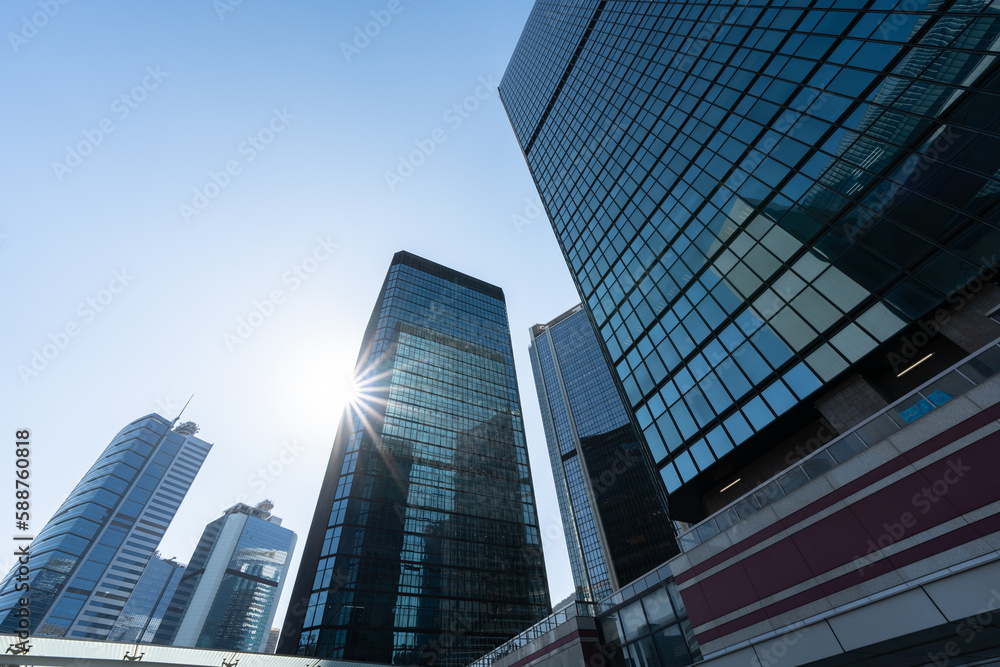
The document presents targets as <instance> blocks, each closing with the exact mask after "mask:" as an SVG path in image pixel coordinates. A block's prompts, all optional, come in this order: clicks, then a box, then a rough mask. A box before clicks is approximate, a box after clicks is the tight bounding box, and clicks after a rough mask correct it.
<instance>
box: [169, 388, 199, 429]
mask: <svg viewBox="0 0 1000 667" xmlns="http://www.w3.org/2000/svg"><path fill="white" fill-rule="evenodd" d="M191 398H194V394H191ZM191 398H189V399H188V400H187V403H185V404H184V407H183V408H181V411H180V412H178V413H177V416H176V417H174V421H173V422H171V424H170V428H173V427H175V426H177V422H178V421H180V418H181V415H182V414H184V411H185V410H187V406H188V405H190V404H191Z"/></svg>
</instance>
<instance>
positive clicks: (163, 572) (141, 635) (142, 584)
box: [108, 555, 184, 644]
mask: <svg viewBox="0 0 1000 667" xmlns="http://www.w3.org/2000/svg"><path fill="white" fill-rule="evenodd" d="M183 575H184V566H183V565H181V564H180V563H175V562H174V561H173V560H164V559H162V558H160V557H159V555H154V556H153V559H152V560H150V561H149V564H148V565H146V569H145V570H144V571H143V573H142V577H140V578H139V583H138V584H136V586H135V590H134V591H132V595H131V597H129V599H128V602H127V603H125V608H124V609H122V613H121V615H120V616H119V617H118V620H117V621H116V622H115V626H114V627H113V628H111V633H110V634H108V641H109V642H126V643H129V642H137V643H139V644H151V643H152V642H153V637H154V636H156V631H157V629H158V628H159V627H160V622H161V621H162V620H163V615H164V614H165V613H166V611H167V605H168V604H170V599H171V598H172V597H173V595H174V591H175V590H177V584H179V583H180V581H181V577H182V576H183Z"/></svg>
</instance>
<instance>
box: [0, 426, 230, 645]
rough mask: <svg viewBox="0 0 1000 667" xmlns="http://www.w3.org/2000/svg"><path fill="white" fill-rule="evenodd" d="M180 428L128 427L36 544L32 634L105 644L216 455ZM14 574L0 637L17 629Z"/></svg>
mask: <svg viewBox="0 0 1000 667" xmlns="http://www.w3.org/2000/svg"><path fill="white" fill-rule="evenodd" d="M176 422H177V420H176V419H175V420H174V421H173V422H170V421H168V420H167V419H164V418H163V417H161V416H160V415H156V414H151V415H147V416H145V417H142V418H141V419H137V420H135V421H134V422H132V423H131V424H129V425H128V426H126V427H125V428H123V429H122V430H121V431H120V432H119V433H118V435H116V436H115V438H114V439H113V440H112V441H111V444H110V445H108V447H107V448H106V449H105V450H104V453H102V454H101V456H100V457H99V458H98V459H97V462H96V463H94V465H93V466H91V468H90V470H88V471H87V473H86V474H85V475H84V476H83V479H82V480H81V481H80V483H79V484H77V486H76V488H75V489H73V491H72V493H70V494H69V497H68V498H67V499H66V500H65V501H64V502H63V504H62V505H61V506H60V507H59V509H58V510H56V513H55V514H53V515H52V518H51V519H49V521H48V523H46V524H45V527H44V528H43V529H42V531H41V532H40V533H38V535H37V536H36V537H35V539H34V541H32V543H31V579H30V586H31V595H30V596H28V599H29V601H30V602H29V605H28V610H29V612H30V623H31V625H30V628H29V630H30V633H31V634H32V635H34V636H42V637H68V638H71V639H72V638H81V639H106V638H107V636H108V633H109V632H110V631H111V628H112V627H113V626H114V624H115V622H116V621H117V620H118V617H119V616H120V615H121V613H122V610H123V609H124V607H125V604H126V602H128V600H129V597H130V596H131V595H132V593H133V591H134V590H135V588H136V584H137V583H138V581H139V578H140V577H141V576H142V573H143V569H144V568H145V567H146V564H147V563H148V562H149V560H150V559H151V558H152V556H153V553H154V552H155V551H156V548H157V547H158V546H159V544H160V539H161V538H162V537H163V534H164V532H165V531H166V530H167V526H169V525H170V522H171V521H172V520H173V518H174V514H175V513H176V512H177V508H178V507H179V506H180V503H181V501H182V500H183V499H184V496H185V494H187V492H188V489H189V488H190V486H191V483H192V482H193V481H194V478H195V475H197V474H198V470H199V469H200V468H201V464H202V463H204V461H205V456H207V455H208V452H209V450H210V449H211V448H212V445H210V444H209V443H207V442H204V441H203V440H200V439H198V438H196V437H195V433H197V431H198V427H197V426H196V425H195V424H194V423H193V422H186V423H183V424H180V425H177V426H174V425H175V424H176ZM16 574H17V568H16V567H15V568H14V570H12V571H11V573H10V574H8V575H7V578H6V579H4V581H3V582H2V583H0V619H2V620H0V632H8V633H9V632H14V631H15V630H17V629H18V618H17V617H16V616H15V615H14V613H15V611H17V610H18V609H19V605H18V601H19V599H20V598H21V597H22V595H23V593H22V592H20V591H18V590H17V588H16V586H17V580H16V578H15V575H16Z"/></svg>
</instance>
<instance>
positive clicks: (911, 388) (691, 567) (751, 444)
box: [497, 0, 1000, 667]
mask: <svg viewBox="0 0 1000 667" xmlns="http://www.w3.org/2000/svg"><path fill="white" fill-rule="evenodd" d="M998 38H1000V13H998V12H997V8H996V6H995V4H994V3H992V2H989V1H988V0H916V1H909V0H907V2H897V1H895V0H888V1H886V2H833V1H828V2H797V3H791V2H784V1H778V2H772V1H764V0H748V1H742V2H722V1H709V2H694V1H668V0H661V1H657V0H651V1H650V2H623V1H622V2H619V1H609V0H581V1H580V2H563V1H561V0H539V1H538V2H537V3H536V5H535V7H534V9H533V11H532V13H531V15H530V17H529V19H528V24H527V25H526V27H525V30H524V32H523V34H522V36H521V39H520V41H519V43H518V46H517V49H516V52H515V54H514V56H513V58H512V60H511V63H510V67H509V69H508V71H507V73H506V74H505V76H504V78H503V80H502V83H501V86H500V93H501V98H502V99H503V102H504V105H505V107H506V109H507V112H508V114H509V117H510V120H511V123H512V126H513V128H514V131H515V134H516V135H517V137H518V140H519V143H520V146H521V149H522V151H523V154H524V156H525V159H526V161H527V164H528V167H529V169H530V171H531V173H532V176H533V177H534V180H535V183H536V185H537V187H538V190H539V193H540V195H541V198H542V201H543V203H544V204H545V207H546V210H547V213H548V215H549V217H550V219H551V221H552V225H553V228H554V231H555V233H556V237H557V240H558V242H559V244H560V246H561V248H562V250H563V253H564V257H565V259H566V262H567V264H568V266H569V268H570V270H571V273H572V275H573V277H574V280H575V281H576V285H577V288H578V291H579V293H580V295H581V298H582V299H583V301H584V304H585V307H586V310H587V312H588V315H589V316H590V317H591V319H592V322H593V324H594V326H595V329H596V330H597V331H599V333H600V343H601V346H602V351H603V352H604V354H605V355H606V360H607V361H608V363H609V365H610V366H611V367H612V368H613V369H614V371H615V376H616V379H617V381H618V386H619V389H620V391H621V393H622V395H623V396H625V397H626V402H627V404H628V406H629V407H630V409H631V418H632V419H633V423H634V424H635V425H636V426H637V427H638V428H639V429H640V430H641V431H642V432H643V434H644V439H645V441H646V443H647V446H648V448H649V451H650V453H651V455H652V456H653V458H654V460H655V461H656V463H657V467H658V468H659V472H660V477H661V479H662V481H663V483H664V485H665V487H666V489H667V490H668V492H669V499H668V502H669V509H670V513H671V518H672V519H674V520H677V521H679V522H688V523H693V524H695V525H693V526H684V525H682V524H681V525H679V526H678V527H679V528H680V529H681V532H680V534H679V536H678V543H679V546H680V547H681V548H682V550H683V553H682V554H681V555H679V556H677V557H675V558H673V559H671V560H670V561H668V562H667V563H665V564H664V565H663V566H661V567H660V568H658V569H657V570H656V571H654V572H650V573H649V574H647V575H645V576H643V577H642V578H641V579H638V580H636V581H634V582H631V583H630V584H629V585H626V586H624V587H623V588H622V589H621V590H619V591H616V592H615V593H614V594H613V595H612V596H610V597H608V598H606V599H604V600H602V601H601V603H600V604H599V605H598V607H597V609H598V612H597V616H598V621H599V623H600V627H601V631H602V640H603V641H605V642H606V645H610V646H615V645H617V646H619V647H620V648H621V649H622V652H619V653H618V655H623V654H624V657H625V658H626V660H628V661H630V662H631V663H633V664H649V665H653V666H656V665H659V666H660V667H664V666H665V665H672V664H684V663H683V662H677V661H678V660H680V661H686V660H690V659H694V658H696V657H697V656H698V655H701V656H703V658H704V660H705V663H706V664H709V665H719V666H720V667H722V666H723V665H726V666H728V665H738V664H764V665H774V664H781V665H783V666H786V667H795V666H797V665H816V666H820V665H832V664H847V663H850V664H855V665H875V664H893V665H902V666H910V665H920V664H929V663H932V664H944V663H946V662H947V663H950V664H969V663H972V662H977V661H981V662H980V663H979V664H985V662H986V661H995V660H996V658H997V656H1000V639H998V636H997V634H996V632H993V631H990V630H986V629H985V628H979V629H977V630H975V631H973V632H966V631H965V630H966V629H967V626H966V625H963V621H964V620H965V619H966V618H968V617H970V616H974V615H976V614H977V613H981V612H982V610H984V609H993V608H995V606H996V604H997V599H998V596H997V593H996V589H995V587H994V585H995V582H996V581H998V577H1000V552H998V551H997V550H996V545H997V544H998V542H997V540H998V539H1000V523H998V522H997V516H998V508H1000V489H998V487H997V486H996V484H995V482H994V481H993V479H992V477H993V475H992V471H993V470H995V468H996V460H995V459H996V452H998V451H1000V431H997V429H998V424H1000V422H998V421H997V419H998V418H1000V405H998V399H997V397H998V394H997V390H998V387H1000V377H998V374H1000V347H998V334H1000V330H998V329H997V326H996V322H997V320H996V317H995V314H996V312H997V309H998V308H1000V289H997V287H996V285H997V284H998V266H997V256H996V250H997V248H998V247H1000V228H998V226H1000V172H998V169H1000V152H998V151H997V150H996V148H997V147H998V146H1000V104H998V99H1000V98H998V96H997V93H998V91H1000V65H998V63H997V59H996V53H997V44H998V43H1000V42H998ZM987 461H991V462H987ZM663 582H667V583H666V590H667V593H668V595H670V596H671V602H672V604H673V609H674V611H675V612H676V613H677V614H680V613H681V610H682V609H683V611H684V613H686V614H687V615H688V618H689V621H690V627H691V631H690V632H688V631H687V629H686V628H685V627H684V623H683V622H682V623H680V626H681V628H682V629H683V632H684V635H685V637H686V644H687V651H686V653H687V654H688V655H687V656H685V651H682V650H681V646H680V643H679V642H676V643H673V644H669V645H668V644H664V645H662V646H661V645H660V644H658V643H657V638H658V635H657V632H659V631H656V632H653V634H651V635H650V634H649V633H650V632H651V631H652V630H653V629H654V628H655V627H657V626H658V625H659V624H660V621H657V620H655V619H657V618H659V617H661V616H662V614H663V612H664V610H665V609H666V605H663V604H660V603H657V602H656V598H655V596H654V593H652V592H650V591H654V590H655V589H657V588H658V587H660V586H661V585H662V583H663ZM674 593H676V596H675V595H674ZM656 594H657V595H661V597H662V592H659V591H657V592H656ZM647 602H649V604H648V605H647ZM678 603H681V604H678ZM994 620H995V619H994ZM542 629H544V628H542ZM527 634H528V635H531V634H532V633H527ZM675 637H676V632H675ZM675 649H676V650H675ZM505 650H506V649H505V648H501V649H500V650H499V651H498V653H497V654H498V655H499V654H501V653H503V652H504V651H505ZM518 650H523V651H524V652H525V653H529V652H530V651H532V650H533V651H534V653H533V654H531V655H529V656H528V657H526V658H521V662H527V661H532V662H533V663H536V664H544V663H545V662H546V660H547V657H545V655H544V651H545V650H546V649H545V648H539V647H538V646H531V647H530V648H522V649H518ZM549 650H550V649H549ZM556 661H557V659H553V660H552V662H553V663H554V662H556ZM518 664H521V663H518Z"/></svg>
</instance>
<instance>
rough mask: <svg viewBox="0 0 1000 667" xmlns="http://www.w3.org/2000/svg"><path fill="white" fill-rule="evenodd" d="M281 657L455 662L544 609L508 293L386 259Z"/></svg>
mask: <svg viewBox="0 0 1000 667" xmlns="http://www.w3.org/2000/svg"><path fill="white" fill-rule="evenodd" d="M355 377H356V382H357V386H358V390H359V392H358V397H357V399H356V400H355V402H354V403H353V405H352V406H350V408H349V409H348V411H347V412H345V416H344V419H343V421H342V422H341V425H340V430H339V432H338V433H337V439H336V442H335V444H334V448H333V453H332V455H331V458H330V465H329V468H328V469H327V475H326V479H325V480H324V483H323V490H322V492H321V494H320V499H319V502H318V504H317V508H316V514H315V515H314V517H313V523H312V527H311V529H310V531H309V538H308V540H307V541H306V546H305V552H304V553H303V557H302V565H301V567H300V569H299V573H298V578H297V579H296V582H295V588H294V590H293V593H292V600H291V602H290V604H289V612H288V617H287V619H286V622H285V626H284V628H283V631H282V636H281V642H280V644H279V648H278V652H279V653H299V654H304V655H316V656H319V657H324V658H343V659H349V660H361V661H366V662H380V663H391V664H437V665H454V666H456V667H458V666H460V665H466V664H469V663H471V662H472V661H473V660H475V659H476V658H478V657H480V656H482V655H484V654H485V653H488V652H489V651H490V650H491V649H493V648H494V647H496V646H497V645H499V644H501V643H503V642H504V641H506V640H507V639H510V638H511V637H513V636H514V635H516V634H517V633H519V632H520V631H522V630H524V629H526V628H527V627H529V626H530V625H532V624H533V623H534V622H536V621H538V620H540V619H541V618H543V617H544V616H545V615H546V614H547V613H548V611H549V600H548V593H547V588H546V581H545V569H544V563H543V561H542V554H541V549H540V541H539V531H538V519H537V516H536V512H535V501H534V491H533V488H532V483H531V474H530V471H529V468H528V453H527V449H526V446H525V441H524V427H523V424H522V420H521V405H520V400H519V398H518V391H517V381H516V379H515V375H514V361H513V353H512V349H511V343H510V330H509V326H508V324H507V309H506V304H505V302H504V296H503V292H502V291H501V290H500V289H499V288H498V287H494V286H493V285H490V284H487V283H485V282H482V281H480V280H477V279H475V278H471V277H469V276H467V275H464V274H461V273H458V272H457V271H454V270H452V269H448V268H446V267H444V266H441V265H439V264H435V263H433V262H430V261H427V260H425V259H422V258H420V257H417V256H415V255H411V254H410V253H406V252H400V253H397V254H396V255H395V256H394V257H393V260H392V265H391V266H390V268H389V273H388V275H387V276H386V280H385V283H384V285H383V287H382V292H381V294H380V296H379V299H378V302H377V304H376V306H375V309H374V311H373V312H372V317H371V320H370V322H369V324H368V328H367V330H366V332H365V337H364V342H363V345H362V349H361V354H360V355H359V357H358V365H357V370H356V373H355Z"/></svg>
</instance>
